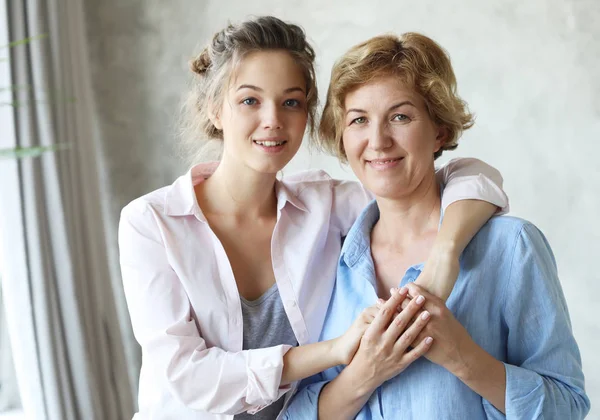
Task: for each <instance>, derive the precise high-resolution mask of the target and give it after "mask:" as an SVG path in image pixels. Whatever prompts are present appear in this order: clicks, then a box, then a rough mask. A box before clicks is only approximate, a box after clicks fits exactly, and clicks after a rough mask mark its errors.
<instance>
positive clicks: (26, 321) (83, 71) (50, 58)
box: [0, 0, 134, 420]
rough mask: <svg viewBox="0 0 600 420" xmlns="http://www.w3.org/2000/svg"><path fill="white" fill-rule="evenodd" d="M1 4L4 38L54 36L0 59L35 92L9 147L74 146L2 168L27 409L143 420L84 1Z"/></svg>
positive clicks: (14, 111)
mask: <svg viewBox="0 0 600 420" xmlns="http://www.w3.org/2000/svg"><path fill="white" fill-rule="evenodd" d="M0 2H3V4H2V5H0V9H1V10H0V18H2V16H1V15H2V14H4V15H5V18H7V19H6V20H7V22H8V33H7V34H0V36H1V37H2V39H9V40H18V39H24V38H28V37H33V36H38V35H40V34H48V37H47V38H46V39H38V40H35V41H32V42H31V43H29V44H26V45H21V46H17V47H14V48H11V49H10V51H9V54H10V59H9V60H7V61H1V62H0V69H2V70H0V75H2V76H3V77H4V78H6V76H7V72H8V78H9V79H10V84H12V85H17V86H20V87H25V88H23V89H19V90H17V91H15V92H14V93H13V94H14V96H13V98H12V99H13V101H17V103H16V104H15V106H12V107H2V108H0V124H1V127H0V133H1V135H0V148H3V147H11V146H36V145H51V144H58V143H67V144H68V147H69V148H68V150H64V151H59V152H56V153H51V154H46V155H44V156H43V157H41V158H39V159H24V160H20V161H6V160H4V161H0V180H1V182H0V235H1V237H0V240H1V244H2V252H3V255H4V257H5V258H4V262H3V263H4V278H3V294H4V303H5V313H6V319H7V324H8V330H9V332H10V335H11V341H12V347H13V359H14V362H15V367H16V372H17V379H18V383H19V390H20V394H21V400H22V404H23V408H24V410H25V413H26V415H27V418H33V419H48V420H71V419H73V420H78V419H86V420H88V419H90V420H91V419H98V420H113V419H115V420H117V419H126V418H131V416H132V413H133V406H134V403H133V397H132V394H133V392H132V386H131V384H130V379H129V377H128V374H127V372H128V369H127V363H126V361H125V355H124V351H123V343H122V338H121V331H120V327H119V322H118V316H117V310H116V305H115V298H114V293H113V287H112V280H111V277H110V271H109V266H108V261H107V255H106V244H105V239H104V223H103V216H102V215H103V213H102V211H101V208H102V200H103V199H104V198H103V197H102V194H101V188H100V183H99V176H98V173H99V164H98V162H99V161H101V156H99V155H98V150H99V148H98V147H97V146H98V144H97V130H96V129H95V122H94V110H93V103H94V101H93V97H92V91H91V84H90V69H89V68H88V59H87V57H86V54H87V51H86V42H85V40H86V33H85V26H84V19H83V11H82V4H81V0H0ZM2 39H0V41H1V40H2ZM0 44H6V42H0Z"/></svg>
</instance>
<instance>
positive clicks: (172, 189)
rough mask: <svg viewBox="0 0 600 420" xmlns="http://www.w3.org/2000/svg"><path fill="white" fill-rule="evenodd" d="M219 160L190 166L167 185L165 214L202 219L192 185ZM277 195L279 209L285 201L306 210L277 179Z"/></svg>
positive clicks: (202, 178) (203, 177)
mask: <svg viewBox="0 0 600 420" xmlns="http://www.w3.org/2000/svg"><path fill="white" fill-rule="evenodd" d="M218 166H219V162H208V163H200V164H198V165H195V166H194V167H192V168H191V169H190V170H189V171H188V172H187V173H185V174H184V175H182V176H180V177H179V178H177V179H176V180H175V182H174V183H173V184H171V185H170V186H169V187H168V190H167V193H166V195H165V214H166V215H168V216H191V215H193V216H196V217H197V218H198V219H200V220H204V216H203V215H202V211H201V210H200V206H199V205H198V201H197V200H196V193H195V191H194V187H195V186H196V185H198V184H199V183H200V182H202V181H204V180H205V179H207V178H208V177H210V176H211V175H212V174H213V173H214V172H215V170H216V169H217V167H218ZM275 193H276V195H277V209H278V210H281V209H282V208H283V207H284V206H285V204H286V203H287V202H289V203H290V204H292V205H293V206H294V207H296V208H297V209H299V210H302V211H306V212H308V208H307V207H306V205H305V204H304V203H303V202H302V200H300V198H298V196H297V194H295V191H293V190H292V189H290V188H289V187H288V186H287V185H286V184H285V183H284V182H283V181H279V180H277V182H276V184H275Z"/></svg>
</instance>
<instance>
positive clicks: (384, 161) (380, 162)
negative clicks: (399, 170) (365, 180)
mask: <svg viewBox="0 0 600 420" xmlns="http://www.w3.org/2000/svg"><path fill="white" fill-rule="evenodd" d="M395 160H397V159H390V160H379V161H377V162H373V161H371V163H374V164H375V165H385V164H386V163H390V162H394V161H395Z"/></svg>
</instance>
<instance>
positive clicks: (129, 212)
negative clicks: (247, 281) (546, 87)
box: [119, 159, 508, 420]
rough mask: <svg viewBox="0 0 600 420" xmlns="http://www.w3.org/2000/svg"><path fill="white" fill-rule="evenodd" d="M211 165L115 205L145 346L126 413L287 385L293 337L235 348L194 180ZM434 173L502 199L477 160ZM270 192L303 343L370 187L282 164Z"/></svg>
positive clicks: (263, 397)
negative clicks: (286, 172)
mask: <svg viewBox="0 0 600 420" xmlns="http://www.w3.org/2000/svg"><path fill="white" fill-rule="evenodd" d="M215 168H216V164H203V165H198V166H195V167H194V168H192V169H191V170H190V172H188V173H187V174H185V175H183V176H181V177H180V178H178V179H177V180H176V181H175V182H174V183H173V184H172V185H170V186H168V187H164V188H161V189H159V190H156V191H154V192H151V193H150V194H147V195H145V196H143V197H140V198H138V199H136V200H134V201H133V202H131V203H130V204H129V205H127V206H126V207H125V208H124V209H123V211H122V214H121V222H120V225H119V247H120V255H121V270H122V275H123V285H124V288H125V296H126V298H127V304H128V307H129V313H130V316H131V321H132V324H133V331H134V333H135V337H136V339H137V341H138V342H139V343H140V345H141V346H142V355H143V359H142V360H143V361H142V369H141V373H140V385H139V413H137V414H136V416H134V418H135V419H177V420H187V419H195V420H205V419H206V420H208V419H211V420H217V419H219V420H221V419H222V420H225V419H232V418H233V415H234V414H237V413H240V412H244V411H246V410H250V411H251V412H252V411H255V410H257V409H260V408H262V407H264V406H266V405H268V404H270V403H272V402H274V401H276V400H277V399H278V398H279V397H280V396H281V395H282V394H284V393H285V392H287V391H289V390H290V389H291V386H285V387H280V380H281V373H282V369H283V356H284V354H285V353H286V351H287V350H289V348H290V346H286V345H280V346H275V347H270V348H264V349H255V350H243V351H242V337H243V331H242V328H243V322H242V310H241V306H240V296H239V293H238V290H237V286H236V282H235V279H234V277H233V271H232V269H231V265H230V263H229V260H228V258H227V256H226V254H225V250H224V249H223V246H222V245H221V243H220V241H219V239H218V238H217V236H216V235H215V234H214V233H213V231H212V230H211V228H210V226H209V225H208V223H207V221H206V218H205V217H204V216H203V214H202V211H201V209H200V207H199V206H198V203H197V200H196V196H195V194H194V185H196V184H198V183H199V182H202V181H203V180H204V179H206V178H207V177H208V176H210V175H211V174H212V172H213V171H214V169H215ZM438 177H439V178H440V180H441V181H442V183H444V184H445V185H446V187H445V189H444V194H443V197H442V206H443V208H446V207H447V206H448V205H449V204H450V203H452V202H454V201H457V200H461V199H479V200H485V201H488V202H491V203H493V204H496V205H497V206H499V207H501V208H503V209H504V210H506V209H507V206H508V199H507V197H506V195H505V194H504V192H503V190H502V177H501V176H500V173H499V172H498V171H497V170H495V169H494V168H491V167H490V166H488V165H487V164H485V163H483V162H481V161H478V160H476V159H456V160H453V161H451V162H450V163H449V164H447V165H446V166H444V167H443V168H442V169H440V170H438ZM276 194H277V223H276V224H275V230H274V231H273V236H272V242H271V256H272V261H273V271H274V274H275V279H276V281H277V286H278V288H279V293H280V295H281V299H282V301H283V305H284V308H285V311H286V314H287V316H288V318H289V321H290V324H291V326H292V329H293V330H294V334H295V335H296V338H297V340H298V343H299V344H300V345H303V344H307V343H312V342H315V341H317V340H318V338H319V334H320V332H321V327H322V325H323V320H324V317H325V312H326V310H327V305H328V303H329V298H330V297H331V292H332V289H333V284H334V280H335V272H336V267H337V261H338V257H339V253H340V249H341V244H342V238H343V237H344V236H345V235H346V233H347V232H348V230H349V229H350V227H351V226H352V223H353V222H354V220H355V218H356V217H357V216H358V214H359V213H360V211H361V210H362V209H363V208H364V207H365V205H366V204H367V203H368V202H369V201H370V200H371V199H372V197H371V196H370V194H369V193H368V192H366V191H365V190H364V189H363V188H362V186H361V185H360V184H359V183H356V182H351V181H339V180H333V179H331V178H330V177H329V176H328V175H327V174H326V173H325V172H323V171H308V172H302V173H299V174H297V175H293V176H286V177H285V179H283V180H282V181H277V185H276ZM290 394H291V393H290Z"/></svg>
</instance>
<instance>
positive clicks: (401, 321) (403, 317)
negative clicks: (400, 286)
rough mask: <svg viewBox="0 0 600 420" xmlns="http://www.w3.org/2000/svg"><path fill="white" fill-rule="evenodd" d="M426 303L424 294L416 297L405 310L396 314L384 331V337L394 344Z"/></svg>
mask: <svg viewBox="0 0 600 420" xmlns="http://www.w3.org/2000/svg"><path fill="white" fill-rule="evenodd" d="M424 303H425V298H424V297H423V296H418V297H417V298H416V299H413V300H412V301H411V302H410V303H409V304H408V306H407V307H406V309H405V310H403V311H402V312H400V313H399V314H398V315H396V317H395V318H394V321H393V322H392V323H391V324H390V326H389V327H388V329H387V331H386V332H385V333H384V339H385V340H387V341H388V343H390V344H391V345H392V346H393V345H394V343H395V342H396V341H397V340H398V337H400V335H401V334H402V333H403V332H404V331H405V330H406V329H407V327H408V325H409V324H410V321H411V320H412V319H413V318H414V317H415V315H416V314H417V312H418V311H420V309H421V307H422V306H423V304H424ZM414 337H416V335H415V336H413V339H414ZM411 342H412V340H411Z"/></svg>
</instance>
